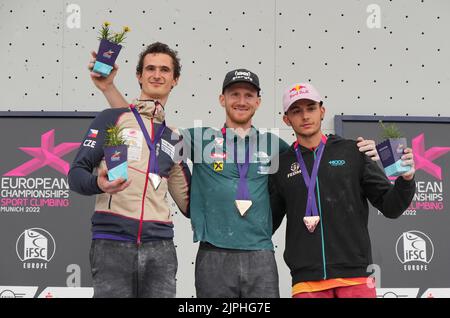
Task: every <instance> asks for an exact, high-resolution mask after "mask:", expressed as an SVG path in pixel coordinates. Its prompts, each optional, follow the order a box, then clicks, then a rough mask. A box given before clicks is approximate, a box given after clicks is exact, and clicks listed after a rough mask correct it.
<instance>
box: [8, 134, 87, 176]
mask: <svg viewBox="0 0 450 318" xmlns="http://www.w3.org/2000/svg"><path fill="white" fill-rule="evenodd" d="M79 146H80V143H79V142H63V143H61V144H59V145H56V146H55V130H54V129H52V130H49V131H47V132H46V133H44V134H42V136H41V146H40V147H19V149H20V150H22V151H23V152H25V153H26V154H28V155H30V156H32V157H34V158H33V159H31V160H29V161H27V162H25V163H24V164H21V165H20V166H18V167H17V168H14V169H12V170H10V171H8V172H6V173H5V174H4V176H7V177H25V176H28V175H29V174H31V173H33V172H35V171H36V170H39V169H41V168H43V167H46V166H49V167H51V168H53V169H55V170H56V171H58V172H60V173H62V174H63V175H65V176H67V173H68V172H69V169H70V164H69V163H68V162H67V161H65V160H63V159H62V158H61V157H62V156H64V155H66V154H68V153H70V152H72V151H73V150H75V149H77V148H78V147H79Z"/></svg>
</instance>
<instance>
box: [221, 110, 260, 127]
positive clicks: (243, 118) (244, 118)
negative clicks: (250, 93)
mask: <svg viewBox="0 0 450 318" xmlns="http://www.w3.org/2000/svg"><path fill="white" fill-rule="evenodd" d="M255 112H256V110H255V109H250V110H249V111H248V112H247V113H246V114H245V115H244V114H242V115H239V114H236V113H237V112H236V111H234V110H229V109H228V108H226V113H227V116H228V118H230V120H231V121H232V122H233V123H236V124H239V125H243V124H247V123H248V122H249V121H251V120H252V118H253V115H255Z"/></svg>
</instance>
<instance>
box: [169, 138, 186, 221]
mask: <svg viewBox="0 0 450 318" xmlns="http://www.w3.org/2000/svg"><path fill="white" fill-rule="evenodd" d="M181 139H183V137H180V141H179V143H183V142H184V141H183V140H181ZM184 150H185V149H184V148H182V149H181V151H184ZM181 156H182V155H181ZM168 188H169V193H170V195H171V196H172V199H173V200H174V201H175V203H176V204H177V206H178V208H179V209H180V211H181V212H182V213H183V214H184V216H186V217H188V218H189V217H190V211H189V202H190V197H191V196H190V192H191V172H190V170H189V167H188V165H187V164H186V161H185V160H180V161H179V162H175V164H174V165H173V167H172V169H170V171H169V180H168Z"/></svg>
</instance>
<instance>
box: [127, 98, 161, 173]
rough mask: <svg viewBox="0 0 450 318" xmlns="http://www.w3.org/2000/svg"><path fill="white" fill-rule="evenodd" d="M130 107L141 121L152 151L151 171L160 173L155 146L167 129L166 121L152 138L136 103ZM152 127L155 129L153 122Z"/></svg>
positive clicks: (140, 123) (139, 121) (138, 120)
mask: <svg viewBox="0 0 450 318" xmlns="http://www.w3.org/2000/svg"><path fill="white" fill-rule="evenodd" d="M155 104H156V105H158V102H155ZM130 108H131V110H132V111H133V114H134V117H136V120H137V122H138V123H139V126H140V127H141V130H142V133H143V134H144V137H145V141H146V142H147V146H148V149H149V151H150V173H155V174H158V175H159V166H158V160H157V158H156V149H155V148H156V147H155V146H156V145H157V144H158V142H159V141H160V140H161V137H162V135H163V133H164V130H165V129H166V121H163V123H162V124H161V126H160V127H159V129H158V131H157V132H156V135H155V138H154V139H153V140H152V139H151V138H150V136H149V134H148V131H147V128H145V125H144V121H143V120H142V117H141V115H140V114H139V112H138V111H137V109H136V107H135V106H134V105H131V106H130ZM152 129H153V124H152ZM152 163H153V164H152Z"/></svg>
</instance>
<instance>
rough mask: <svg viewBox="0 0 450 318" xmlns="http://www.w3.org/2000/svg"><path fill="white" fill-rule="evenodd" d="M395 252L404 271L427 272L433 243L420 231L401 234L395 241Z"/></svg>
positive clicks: (431, 257)
mask: <svg viewBox="0 0 450 318" xmlns="http://www.w3.org/2000/svg"><path fill="white" fill-rule="evenodd" d="M395 250H396V254H397V258H398V260H399V261H400V263H402V264H403V270H405V271H427V270H428V265H429V264H430V262H431V260H432V259H433V256H434V245H433V242H432V241H431V239H430V237H429V236H428V235H426V234H425V233H423V232H420V231H408V232H404V233H402V234H401V235H400V237H399V238H398V239H397V243H396V246H395Z"/></svg>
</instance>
